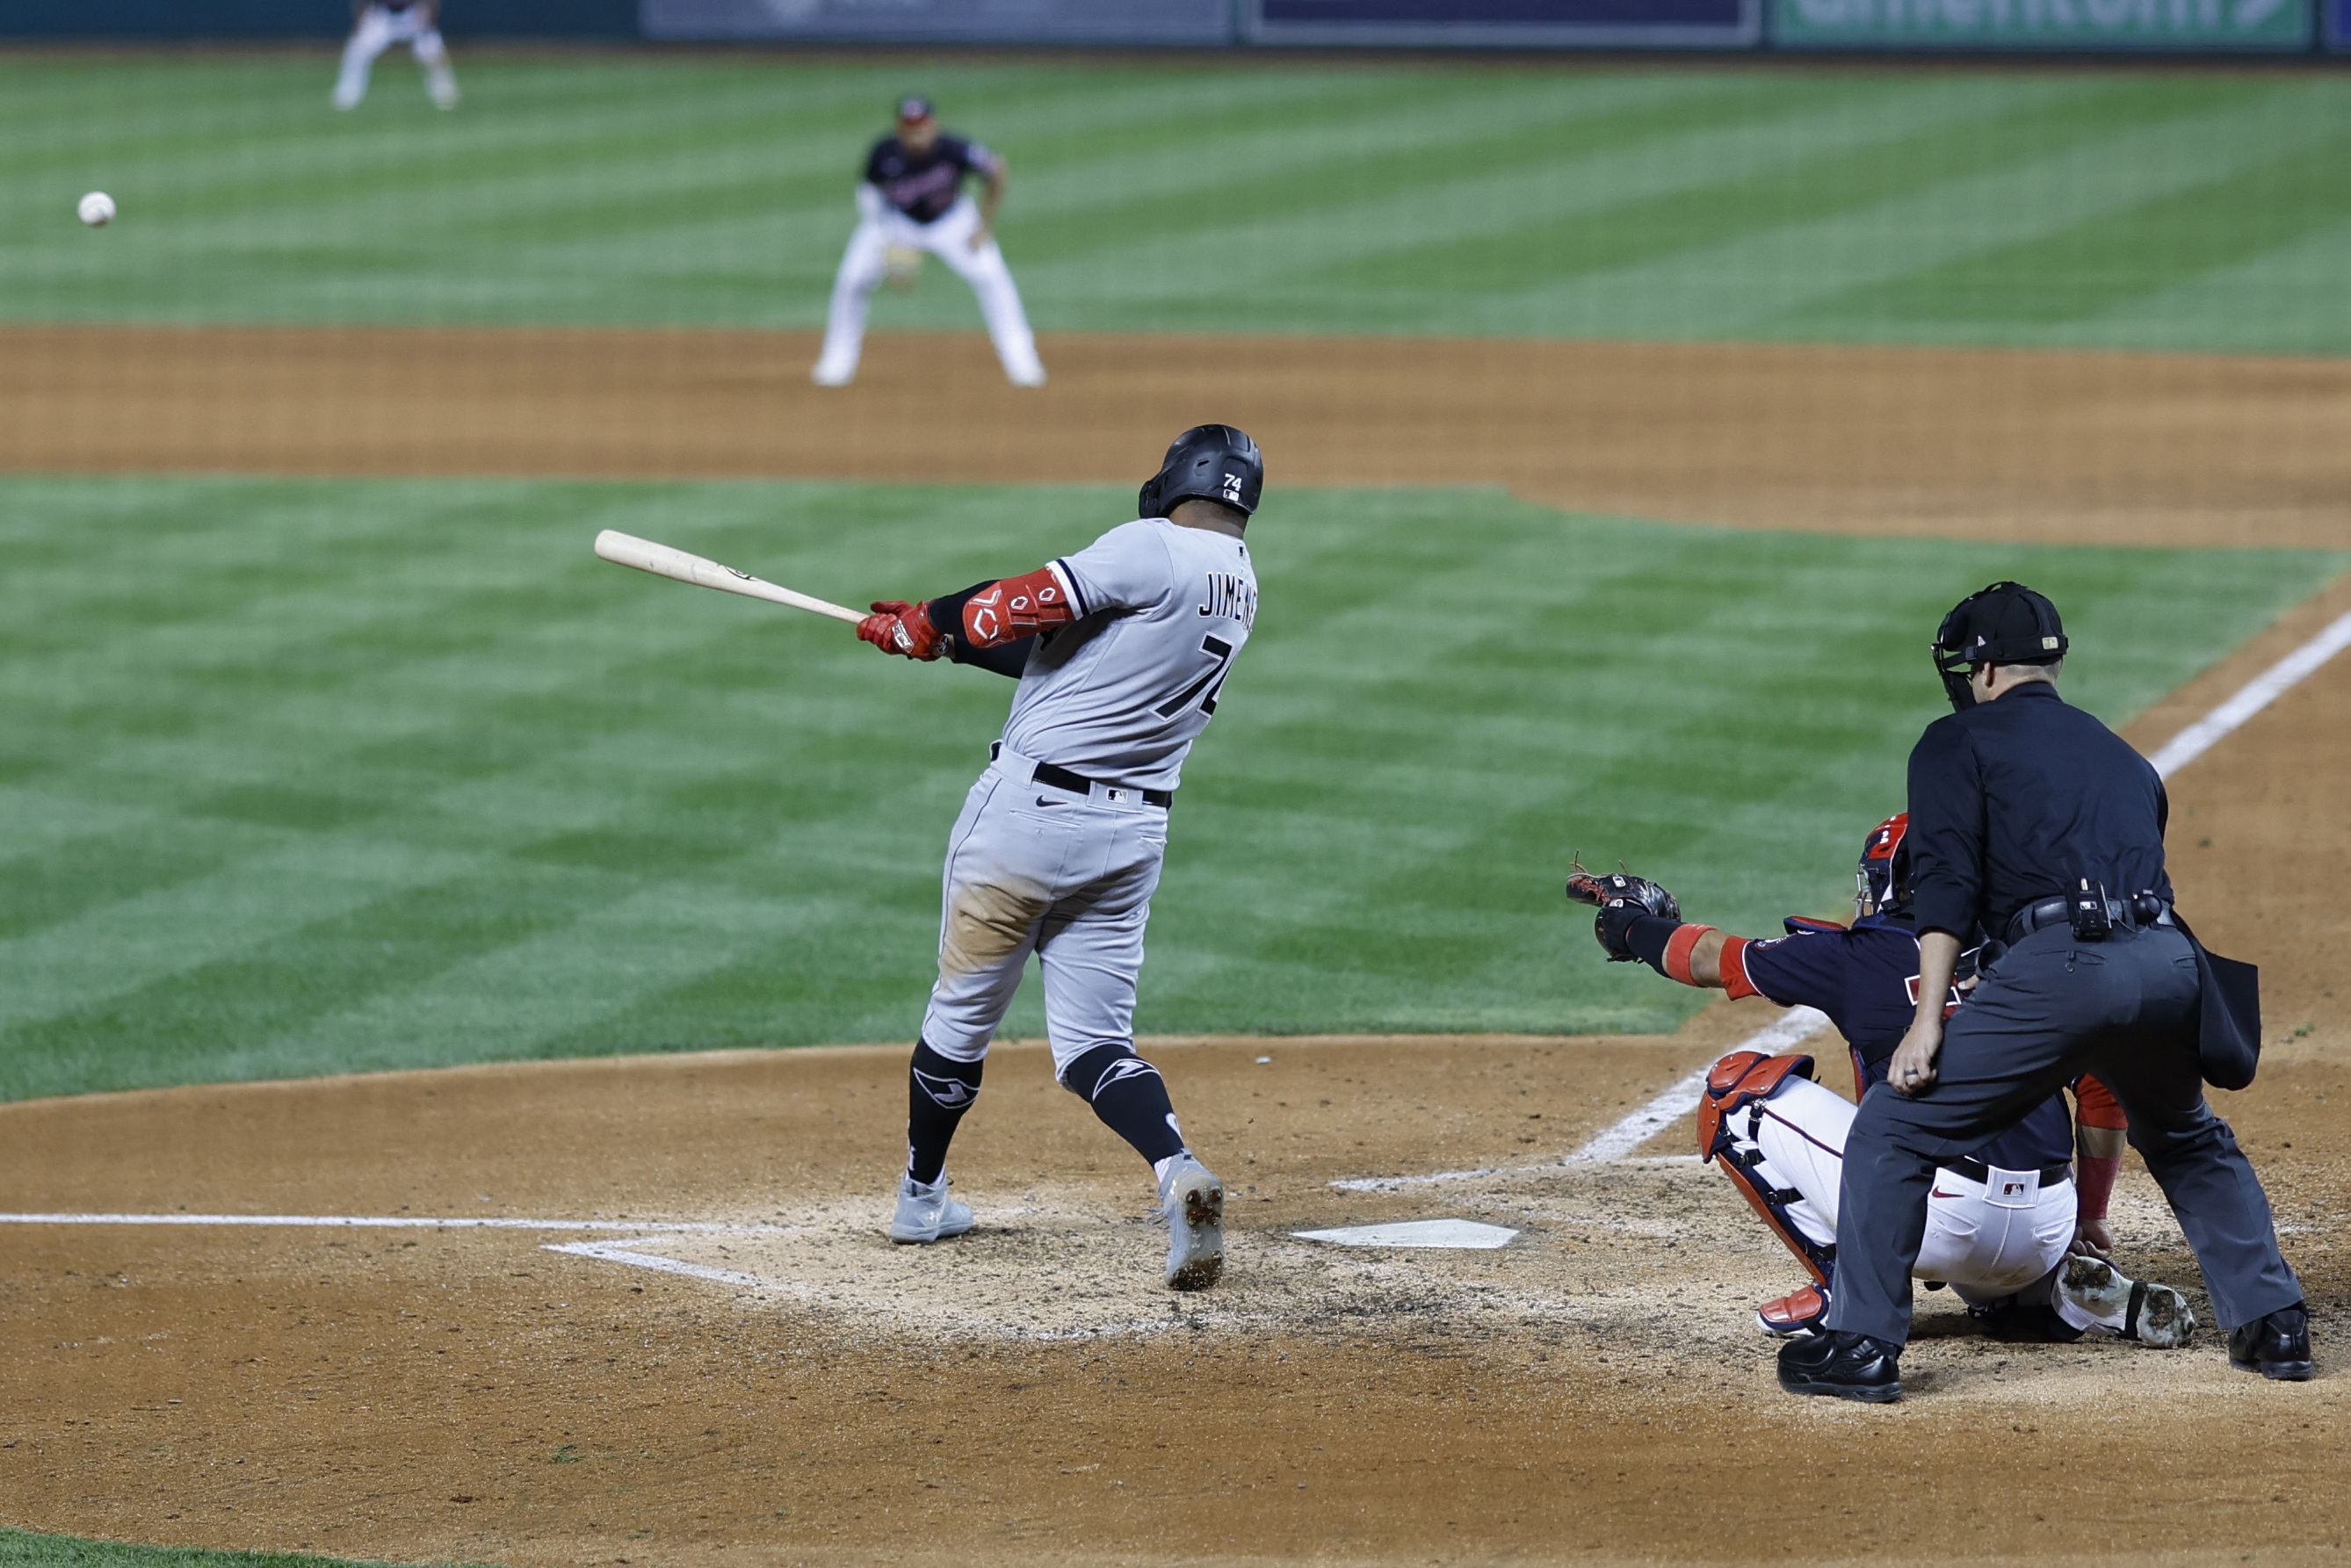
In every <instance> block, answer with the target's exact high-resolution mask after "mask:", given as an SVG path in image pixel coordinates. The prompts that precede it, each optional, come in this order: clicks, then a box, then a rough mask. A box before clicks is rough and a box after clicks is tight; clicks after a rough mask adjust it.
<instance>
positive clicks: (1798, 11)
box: [1771, 0, 2346, 50]
mask: <svg viewBox="0 0 2351 1568" xmlns="http://www.w3.org/2000/svg"><path fill="white" fill-rule="evenodd" d="M2312 3H2313V0H1771V41H1772V42H1773V43H1775V44H1780V45H1783V46H1785V47H1790V48H1815V47H1817V48H1879V49H1920V48H1955V49H2229V50H2236V49H2306V48H2308V47H2310V30H2311V22H2312V20H2313V18H2312V16H2311V6H2312ZM2327 4H2328V5H2331V6H2332V5H2344V4H2346V0H2327Z"/></svg>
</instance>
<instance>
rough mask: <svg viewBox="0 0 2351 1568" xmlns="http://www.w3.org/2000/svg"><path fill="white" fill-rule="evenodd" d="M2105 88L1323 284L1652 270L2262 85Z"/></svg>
mask: <svg viewBox="0 0 2351 1568" xmlns="http://www.w3.org/2000/svg"><path fill="white" fill-rule="evenodd" d="M2194 88H2195V89H2196V90H2191V91H2182V90H2179V89H2178V88H2176V87H2173V86H2172V85H2171V84H2165V88H2164V89H2161V90H2156V91H2149V90H2147V87H2146V86H2145V84H2144V83H2141V82H2137V81H2132V80H2127V79H2126V80H2123V81H2119V82H2112V83H2098V84H2096V85H2095V86H2091V87H2086V88H2084V89H2078V90H2075V91H2072V92H2068V93H2064V94H2059V95H2053V96H2052V97H2049V98H2044V99H2041V100H2040V101H2038V102H2033V103H2017V104H2008V105H2004V106H2002V107H2001V110H2000V111H1999V112H1997V113H1991V114H1985V115H1981V116H1977V117H1974V118H1971V119H1970V120H1968V121H1966V122H1965V123H1962V124H1959V125H1933V126H1918V127H1909V126H1904V127H1902V128H1901V130H1900V131H1899V132H1898V133H1897V134H1896V135H1893V136H1890V137H1888V138H1886V139H1885V140H1882V141H1873V142H1870V143H1867V144H1865V145H1863V146H1860V147H1853V148H1844V147H1839V148H1833V149H1830V150H1828V151H1825V152H1822V153H1820V154H1819V155H1817V156H1813V157H1808V158H1805V159H1804V160H1802V162H1796V163H1793V164H1790V165H1787V166H1784V167H1780V168H1771V169H1764V170H1760V171H1758V170H1752V169H1740V170H1724V171H1722V173H1723V175H1724V177H1723V178H1720V179H1718V180H1716V181H1714V182H1712V183H1708V184H1704V185H1699V186H1697V187H1694V188H1691V189H1688V190H1683V191H1674V192H1670V193H1642V194H1640V195H1636V196H1635V197H1634V198H1632V199H1631V200H1628V201H1625V202H1622V203H1619V204H1615V205H1614V206H1611V207H1608V208H1605V209H1604V210H1602V211H1599V212H1594V213H1588V214H1577V215H1576V216H1575V218H1573V220H1572V221H1566V222H1562V221H1560V220H1558V219H1555V218H1547V219H1546V220H1544V221H1543V222H1541V223H1536V224H1531V225H1529V226H1527V227H1526V228H1523V229H1520V230H1517V231H1515V232H1513V233H1512V234H1510V235H1509V236H1508V238H1509V241H1510V243H1508V244H1504V245H1496V244H1494V243H1492V242H1491V240H1490V239H1489V240H1484V241H1479V242H1467V241H1460V240H1453V239H1443V240H1437V241H1435V242H1433V243H1431V244H1428V245H1424V246H1415V247H1413V248H1411V249H1408V250H1402V251H1395V252H1389V253H1386V254H1384V255H1381V256H1375V257H1371V258H1365V259H1362V260H1358V261H1353V262H1346V263H1337V264H1334V265H1332V266H1331V267H1325V268H1322V270H1320V271H1319V272H1318V273H1316V274H1315V275H1314V276H1315V281H1317V282H1329V283H1332V284H1335V285H1339V286H1342V287H1348V286H1359V287H1374V288H1383V287H1384V288H1409V287H1414V286H1415V285H1416V283H1418V282H1420V281H1421V280H1423V279H1426V278H1427V277H1431V276H1436V277H1443V278H1445V279H1446V280H1447V288H1448V289H1450V290H1453V291H1456V292H1466V293H1481V294H1497V293H1517V292H1520V291H1523V290H1527V289H1535V288H1542V287H1549V286H1550V285H1552V284H1553V283H1555V282H1556V281H1558V280H1559V279H1560V278H1562V277H1578V276H1582V275H1584V274H1587V273H1593V272H1602V271H1608V270H1612V269H1614V268H1618V267H1632V266H1635V265H1638V264H1640V263H1642V262H1645V261H1646V260H1648V259H1650V258H1651V257H1654V256H1669V255H1672V254H1674V253H1676V252H1677V251H1686V250H1690V249H1694V248H1697V247H1699V246H1712V245H1715V244H1718V243H1720V242H1721V241H1723V240H1724V239H1727V238H1729V237H1731V236H1734V235H1741V234H1745V233H1748V232H1750V231H1752V230H1756V229H1760V228H1771V227H1783V226H1786V225H1792V224H1798V223H1807V222H1815V221H1818V220H1821V219H1823V218H1830V217H1834V216H1836V215H1838V214H1843V213H1847V212H1852V211H1855V210H1856V209H1859V208H1864V207H1872V206H1876V205H1877V204H1880V203H1882V202H1885V201H1886V200H1888V199H1890V198H1896V197H1901V196H1906V195H1908V194H1911V193H1915V192H1917V190H1919V189H1920V187H1922V186H1928V187H1934V186H1940V185H1943V184H1946V183H1949V182H1951V181H1954V180H1959V179H1963V178H1968V177H1971V176H1975V175H1979V174H1982V173H1985V172H1997V171H2001V170H2005V169H2007V168H2010V167H2011V166H2012V165H2014V164H2017V163H2019V162H2024V161H2027V160H2032V159H2040V158H2046V157H2048V156H2050V155H2051V154H2052V153H2053V152H2060V151H2063V150H2064V149H2067V148H2071V147H2074V146H2079V145H2081V144H2083V143H2085V142H2090V141H2101V140H2104V139H2105V138H2109V137H2113V136H2116V135H2120V134H2126V133H2127V132H2128V131H2131V130H2132V129H2133V128H2135V127H2137V126H2140V125H2160V124H2163V123H2165V122H2167V121H2169V120H2180V119H2185V118H2187V117H2189V116H2190V115H2194V114H2199V113H2210V112H2211V111H2212V110H2216V109H2234V108H2237V107H2239V106H2241V105H2244V104H2247V103H2259V102H2260V101H2262V98H2263V96H2264V95H2263V94H2262V89H2260V88H2259V87H2258V86H2257V85H2255V84H2252V83H2246V82H2238V81H2213V82H2209V83H2208V82H2199V83H2196V84H2194Z"/></svg>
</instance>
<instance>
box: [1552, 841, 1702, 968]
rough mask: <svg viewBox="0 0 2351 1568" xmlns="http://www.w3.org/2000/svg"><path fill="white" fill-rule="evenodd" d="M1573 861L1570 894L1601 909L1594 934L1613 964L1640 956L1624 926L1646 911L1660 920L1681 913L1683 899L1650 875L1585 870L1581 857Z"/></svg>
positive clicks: (1574, 898) (1594, 921)
mask: <svg viewBox="0 0 2351 1568" xmlns="http://www.w3.org/2000/svg"><path fill="white" fill-rule="evenodd" d="M1570 863H1571V864H1573V867H1574V869H1573V871H1571V872H1570V873H1568V878H1567V896H1568V897H1569V898H1571V899H1573V900H1574V901H1575V902H1576V903H1578V904H1591V905H1592V906H1593V908H1595V909H1597V910H1599V911H1600V913H1599V914H1598V915H1594V916H1593V921H1592V935H1593V936H1594V937H1596V938H1598V939H1599V942H1600V946H1602V947H1604V948H1605V949H1606V950H1607V953H1608V961H1609V962H1610V963H1612V964H1629V963H1632V962H1633V961H1634V960H1635V958H1637V957H1639V956H1640V955H1639V954H1637V953H1635V952H1634V951H1633V949H1632V948H1630V947H1628V946H1625V929H1626V928H1627V927H1628V926H1630V925H1632V924H1633V922H1634V921H1635V920H1638V919H1639V918H1641V917H1642V916H1643V915H1656V917H1657V918H1658V919H1660V920H1679V919H1680V918H1681V917H1682V906H1681V904H1680V901H1679V900H1677V899H1676V898H1675V897H1674V895H1673V894H1670V893H1668V892H1667V891H1666V890H1665V889H1664V888H1662V887H1659V886H1658V885H1657V884H1656V883H1654V882H1651V881H1650V880H1649V879H1648V878H1647V877H1645V876H1635V875H1634V874H1632V873H1630V872H1626V871H1612V872H1590V871H1586V870H1584V869H1583V861H1582V860H1580V859H1578V860H1575V861H1573V862H1570ZM1618 864H1619V865H1622V864H1623V862H1618Z"/></svg>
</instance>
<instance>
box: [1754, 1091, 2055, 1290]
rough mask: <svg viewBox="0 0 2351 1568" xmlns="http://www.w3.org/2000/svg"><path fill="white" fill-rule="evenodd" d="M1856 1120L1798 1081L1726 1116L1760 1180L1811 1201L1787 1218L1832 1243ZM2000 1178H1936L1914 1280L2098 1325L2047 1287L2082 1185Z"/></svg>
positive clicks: (2026, 1176) (2036, 1176)
mask: <svg viewBox="0 0 2351 1568" xmlns="http://www.w3.org/2000/svg"><path fill="white" fill-rule="evenodd" d="M1854 1114H1855V1111H1854V1107H1853V1105H1852V1103H1850V1102H1849V1101H1846V1100H1845V1099H1844V1098H1843V1097H1841V1096H1840V1095H1838V1094H1836V1093H1835V1092H1833V1091H1831V1090H1829V1089H1826V1088H1823V1086H1821V1085H1820V1084H1818V1083H1814V1082H1811V1081H1810V1080H1807V1079H1802V1078H1797V1077H1793V1076H1791V1077H1789V1078H1787V1079H1784V1080H1782V1082H1781V1084H1780V1086H1779V1087H1778V1088H1777V1089H1775V1090H1773V1091H1772V1092H1771V1095H1770V1097H1769V1098H1767V1099H1764V1100H1761V1101H1754V1102H1750V1103H1748V1104H1746V1105H1742V1106H1740V1108H1739V1109H1738V1110H1737V1111H1735V1112H1733V1113H1731V1114H1730V1116H1729V1118H1728V1119H1727V1120H1728V1124H1729V1127H1730V1129H1731V1132H1732V1134H1733V1135H1734V1136H1735V1137H1737V1138H1738V1140H1739V1142H1740V1145H1742V1147H1744V1146H1753V1147H1755V1148H1758V1149H1760V1150H1761V1153H1762V1155H1763V1163H1762V1164H1761V1166H1757V1167H1756V1174H1757V1175H1758V1176H1761V1177H1762V1178H1763V1179H1764V1180H1766V1181H1768V1182H1770V1183H1771V1185H1772V1186H1777V1187H1783V1188H1785V1187H1792V1188H1793V1189H1795V1190H1796V1191H1798V1192H1800V1193H1802V1194H1803V1201H1802V1202H1801V1203H1796V1204H1792V1205H1791V1206H1789V1210H1788V1218H1789V1219H1790V1220H1791V1221H1792V1223H1793V1224H1794V1225H1795V1226H1796V1227H1797V1228H1799V1229H1801V1230H1802V1231H1803V1233H1804V1234H1805V1235H1807V1236H1809V1237H1811V1238H1812V1239H1813V1240H1815V1241H1818V1242H1821V1243H1823V1245H1826V1244H1829V1243H1832V1242H1834V1241H1835V1240H1836V1228H1837V1191H1838V1182H1839V1179H1840V1177H1841V1176H1843V1175H1844V1142H1845V1134H1846V1133H1847V1132H1848V1131H1849V1130H1850V1129H1851V1127H1852V1126H1853V1118H1854ZM1991 1178H1992V1179H1991V1181H1990V1182H1980V1181H1973V1180H1970V1178H1968V1177H1967V1176H1962V1175H1960V1174H1959V1172H1958V1171H1955V1170H1949V1169H1941V1170H1938V1171H1936V1173H1935V1183H1934V1186H1933V1187H1932V1188H1930V1189H1929V1195H1928V1199H1927V1231H1926V1236H1925V1239H1923V1240H1922V1241H1921V1242H1920V1244H1919V1248H1918V1262H1917V1267H1916V1268H1915V1269H1913V1270H1911V1272H1912V1274H1913V1276H1914V1277H1915V1278H1917V1279H1921V1280H1940V1281H1943V1282H1945V1283H1946V1284H1948V1285H1949V1286H1950V1287H1951V1289H1952V1290H1953V1291H1956V1292H1958V1294H1959V1297H1960V1299H1961V1300H1963V1301H1968V1302H1969V1303H1970V1304H1971V1305H1973V1304H1981V1303H1984V1302H1988V1301H1999V1300H2001V1298H2003V1297H2007V1296H2013V1295H2017V1294H2020V1293H2023V1294H2025V1295H2027V1296H2028V1298H2030V1299H2032V1300H2046V1301H2048V1302H2049V1304H2050V1305H2052V1306H2053V1307H2055V1308H2056V1309H2057V1312H2058V1315H2059V1316H2061V1317H2063V1318H2064V1320H2065V1321H2066V1322H2068V1323H2069V1324H2071V1325H2072V1326H2073V1327H2074V1328H2077V1329H2087V1328H2090V1327H2092V1326H2094V1325H2095V1323H2096V1322H2098V1320H2096V1319H2095V1318H2092V1317H2090V1316H2089V1315H2088V1314H2086V1313H2085V1312H2082V1311H2081V1310H2080V1309H2078V1308H2076V1307H2075V1306H2074V1304H2073V1303H2072V1302H2071V1301H2068V1300H2067V1299H2066V1298H2065V1296H2064V1293H2063V1292H2061V1291H2056V1290H2055V1289H2053V1288H2050V1287H2043V1286H2040V1285H2039V1284H2038V1282H2039V1281H2051V1286H2053V1274H2054V1272H2055V1270H2056V1269H2057V1266H2058V1265H2059V1264H2060V1263H2062V1262H2064V1258H2065V1249H2066V1247H2067V1246H2068V1245H2069V1244H2070V1243H2071V1242H2072V1241H2073V1239H2074V1219H2075V1207H2076V1197H2075V1194H2074V1184H2073V1183H2071V1182H2059V1183H2057V1184H2055V1185H2054V1186H2043V1185H2042V1182H2041V1176H2040V1173H2039V1172H2037V1171H2022V1172H2019V1171H2002V1170H1998V1169H1994V1170H1993V1171H1992V1172H1991Z"/></svg>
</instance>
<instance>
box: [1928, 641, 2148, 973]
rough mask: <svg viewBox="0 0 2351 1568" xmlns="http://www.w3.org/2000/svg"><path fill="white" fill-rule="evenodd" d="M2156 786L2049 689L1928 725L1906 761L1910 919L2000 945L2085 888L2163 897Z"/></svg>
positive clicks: (2030, 690) (2118, 745) (2130, 755)
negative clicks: (2015, 919)
mask: <svg viewBox="0 0 2351 1568" xmlns="http://www.w3.org/2000/svg"><path fill="white" fill-rule="evenodd" d="M2170 810H2171V807H2170V802H2169V801H2168V800H2167V799H2166V797H2165V795H2164V792H2163V780H2162V779H2158V777H2156V772H2155V768H2154V767H2153V765H2152V764H2150V763H2149V762H2148V761H2147V758H2144V757H2141V756H2140V755H2139V754H2138V753H2137V752H2136V751H2134V750H2132V749H2131V747H2130V745H2129V743H2128V742H2126V741H2125V740H2124V739H2123V738H2122V737H2120V736H2118V735H2116V733H2115V732H2114V731H2113V730H2110V729H2108V728H2107V727H2105V725H2103V724H2100V723H2099V722H2098V721H2097V720H2096V719H2095V718H2093V717H2092V716H2090V715H2088V714H2086V713H2084V712H2083V711H2082V710H2081V709H2080V708H2077V707H2074V706H2071V705H2070V704H2068V703H2067V702H2065V701H2064V699H2063V698H2061V697H2060V696H2058V695H2057V688H2056V687H2055V686H2054V685H2051V684H2050V683H2048V682H2046V681H2034V682H2031V683H2029V684H2027V685H2021V686H2015V687H2012V688H2011V689H2010V690H2009V691H2007V692H2004V693H2002V694H2001V695H2000V696H1999V697H1998V698H1996V699H1995V700H1993V701H1991V702H1988V703H1985V702H1980V703H1978V704H1977V705H1976V706H1973V707H1971V708H1969V709H1967V710H1965V711H1964V712H1961V713H1955V714H1952V715H1950V716H1949V717H1946V718H1939V719H1937V720H1936V721H1935V722H1934V723H1933V724H1930V725H1928V727H1927V733H1926V734H1924V735H1922V736H1920V737H1918V744H1917V746H1916V747H1913V748H1912V749H1911V752H1910V837H1909V842H1910V858H1911V865H1912V868H1913V874H1912V879H1911V880H1912V885H1913V886H1914V887H1915V888H1916V889H1917V896H1916V900H1915V903H1914V904H1913V907H1914V908H1915V909H1916V911H1917V919H1918V929H1919V930H1920V931H1921V932H1927V931H1941V932H1945V933H1948V934H1949V935H1950V936H1956V937H1958V938H1959V940H1960V942H1962V943H1967V942H1970V941H1972V940H1973V939H1974V934H1975V932H1976V931H1977V930H1978V929H1979V928H1980V929H1981V930H1982V931H1983V932H1984V934H1985V935H1986V936H1996V937H1997V936H2005V935H2006V929H2007V925H2008V922H2009V920H2010V917H2011V916H2012V915H2015V914H2016V912H2017V911H2018V910H2020V909H2022V908H2023V907H2024V906H2025V905H2027V904H2037V903H2039V902H2040V901H2041V900H2043V899H2044V898H2055V897H2059V896H2061V895H2063V894H2068V893H2071V892H2073V891H2074V888H2075V887H2076V885H2077V884H2078V883H2079V882H2080V880H2081V879H2082V878H2085V877H2086V878H2088V879H2089V881H2090V882H2091V883H2092V884H2093V885H2094V886H2095V885H2101V884H2102V885H2104V886H2105V890H2106V896H2107V897H2109V898H2119V899H2127V898H2129V897H2131V896H2132V895H2133V894H2139V893H2154V894H2158V895H2159V896H2161V897H2163V898H2165V899H2167V900H2168V899H2169V898H2170V897H2171V879H2170V878H2169V877H2168V876H2167V875H2166V874H2165V873H2164V869H2163V828H2164V822H2165V821H2166V819H2167V818H2168V816H2169V814H2170Z"/></svg>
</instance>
